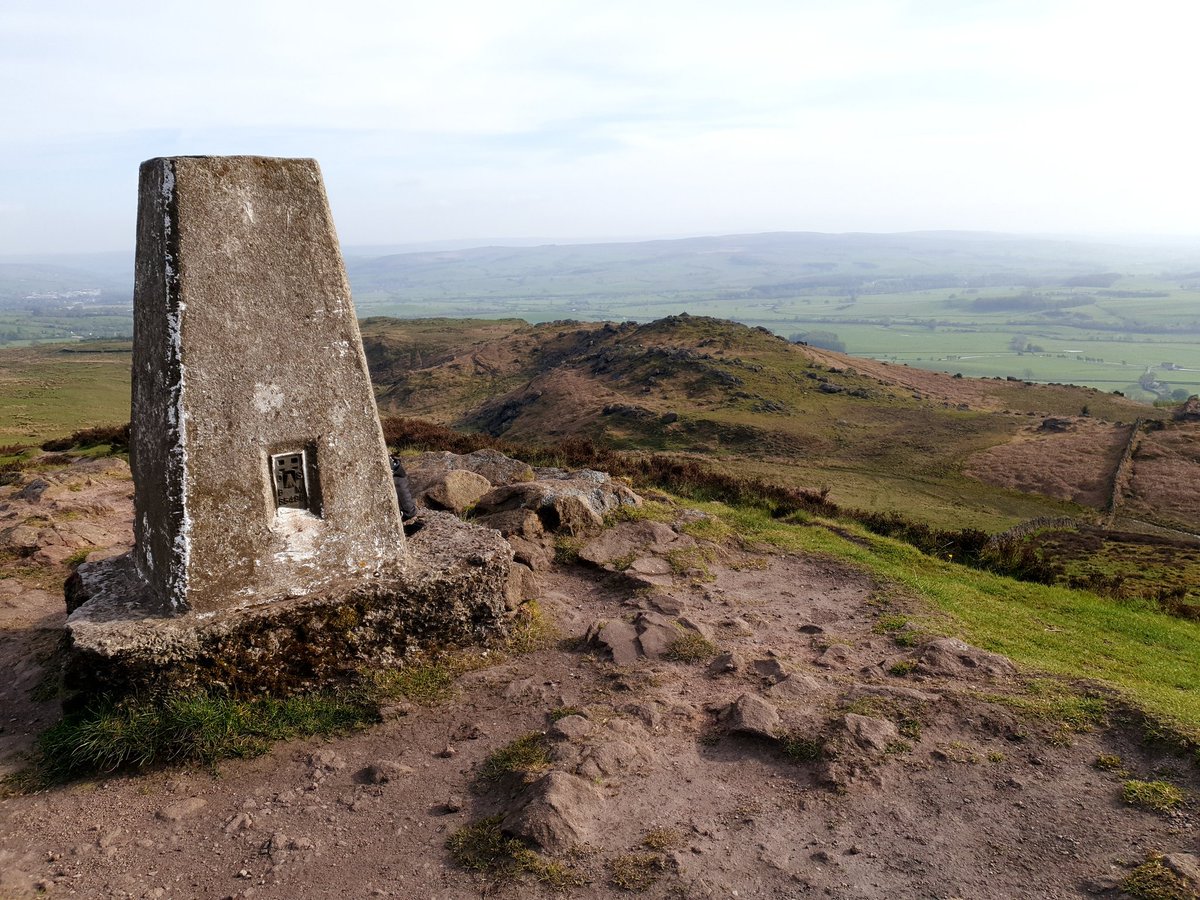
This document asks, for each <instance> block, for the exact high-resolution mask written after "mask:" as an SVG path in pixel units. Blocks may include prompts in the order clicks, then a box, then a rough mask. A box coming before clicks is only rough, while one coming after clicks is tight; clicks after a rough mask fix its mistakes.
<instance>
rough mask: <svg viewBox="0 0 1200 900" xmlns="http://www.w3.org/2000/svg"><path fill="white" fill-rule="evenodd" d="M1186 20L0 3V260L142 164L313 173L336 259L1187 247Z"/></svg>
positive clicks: (1124, 12) (806, 10)
mask: <svg viewBox="0 0 1200 900" xmlns="http://www.w3.org/2000/svg"><path fill="white" fill-rule="evenodd" d="M1198 32H1200V6H1197V5H1196V4H1194V3H1191V2H1185V0H1179V2H1164V0H1150V2H1142V3H1137V4H1129V3H1115V2H1094V0H1092V2H1066V0H1038V2H1024V0H1003V2H999V0H998V2H961V0H936V2H918V0H911V2H902V0H876V2H871V0H848V2H844V3H829V2H809V0H792V2H778V3H775V2H762V0H748V2H743V3H737V4H729V3H705V2H696V0H689V2H686V3H682V2H679V3H677V2H650V3H647V2H644V0H643V2H636V3H635V2H606V3H595V2H589V3H567V2H563V3H533V2H519V0H512V2H507V3H493V2H489V3H482V2H470V3H445V4H415V3H411V2H395V0H392V2H386V3H385V2H367V0H343V2H341V3H339V4H329V3H320V4H318V3H305V2H295V0H289V2H286V3H285V2H255V0H240V2H236V3H234V2H228V0H206V2H204V3H188V4H174V3H166V4H162V3H160V4H151V3H136V2H120V0H116V2H105V3H90V2H80V0H68V2H60V3H47V2H45V0H37V2H27V0H6V2H5V3H4V4H3V6H2V7H0V71H2V72H3V84H4V85H5V88H4V96H5V100H4V104H3V108H4V128H3V133H2V134H3V136H2V137H0V255H3V254H19V253H53V252H64V253H65V252H83V251H92V250H124V249H127V248H128V249H131V248H132V245H133V224H134V213H135V201H136V196H135V195H136V183H137V167H138V163H139V162H141V161H142V160H143V159H146V158H149V157H153V156H166V155H177V154H240V153H250V154H264V155H273V156H312V157H316V158H317V159H318V160H319V161H320V163H321V166H322V169H323V171H324V174H325V179H326V184H327V188H328V191H329V194H330V199H331V202H332V204H333V208H334V213H335V216H336V220H337V225H338V229H339V232H340V235H341V238H342V240H343V242H344V243H347V244H373V245H381V244H398V243H420V242H433V241H446V240H461V241H471V240H479V241H485V240H490V241H497V240H505V239H520V238H531V237H532V238H538V239H542V240H546V241H569V240H580V239H604V238H612V237H635V238H641V237H651V236H668V235H672V236H673V235H694V234H719V233H735V232H760V231H775V230H788V231H834V232H841V231H907V230H918V229H983V230H994V231H1012V232H1026V233H1072V234H1117V233H1119V234H1147V235H1162V234H1166V235H1172V234H1173V235H1186V234H1197V233H1200V224H1198V216H1197V211H1196V198H1197V197H1200V174H1198V173H1200V166H1197V164H1196V146H1197V140H1196V138H1197V137H1198V128H1200V126H1198V125H1197V118H1196V116H1195V91H1196V84H1197V75H1196V72H1195V36H1196V34H1197V33H1198Z"/></svg>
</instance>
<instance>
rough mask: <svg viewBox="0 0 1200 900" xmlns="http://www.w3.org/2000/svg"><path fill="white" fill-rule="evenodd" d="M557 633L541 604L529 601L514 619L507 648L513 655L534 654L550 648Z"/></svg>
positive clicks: (522, 606)
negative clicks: (544, 648) (536, 651)
mask: <svg viewBox="0 0 1200 900" xmlns="http://www.w3.org/2000/svg"><path fill="white" fill-rule="evenodd" d="M557 633H558V632H557V631H556V630H555V628H554V625H552V624H551V622H550V620H549V619H548V618H547V617H546V613H545V612H544V611H543V610H542V607H541V604H539V603H538V602H537V601H536V600H529V601H526V602H525V603H523V604H522V605H521V607H520V609H518V610H517V614H516V615H515V616H514V617H513V623H512V627H511V629H510V631H509V635H508V641H507V644H506V646H507V648H508V649H509V650H510V651H511V652H513V653H532V652H533V651H535V650H541V649H542V648H543V647H546V646H548V645H549V644H550V642H551V641H553V640H554V638H555V636H556V635H557Z"/></svg>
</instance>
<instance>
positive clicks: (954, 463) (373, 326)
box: [362, 316, 1166, 527]
mask: <svg viewBox="0 0 1200 900" xmlns="http://www.w3.org/2000/svg"><path fill="white" fill-rule="evenodd" d="M362 331H363V340H364V345H365V347H366V351H367V357H368V360H369V362H370V364H371V370H372V377H373V379H374V380H375V382H376V386H377V391H378V396H379V402H380V407H381V409H382V410H383V411H384V412H387V413H392V414H399V415H411V416H421V417H425V418H431V419H434V420H437V421H441V422H444V423H447V424H453V425H455V426H457V427H460V428H467V429H471V430H480V431H486V432H488V433H490V434H493V435H498V436H504V437H508V438H512V439H515V440H535V441H536V440H553V439H558V438H562V437H568V436H582V437H588V438H591V439H593V440H597V441H601V442H603V443H605V444H607V445H609V446H614V447H619V448H620V447H627V448H643V449H657V450H667V451H676V452H683V453H699V454H703V455H705V456H706V457H708V458H715V459H717V460H720V461H721V462H722V463H723V464H724V465H727V466H731V467H737V468H738V469H739V470H745V471H755V472H758V473H761V474H769V475H770V476H771V477H772V478H775V479H778V480H782V481H785V482H788V483H792V484H796V485H800V486H805V487H813V486H817V485H820V484H823V483H829V484H832V485H834V492H835V494H836V495H837V496H838V497H839V498H840V500H841V501H842V502H844V503H849V504H850V505H854V506H863V507H869V508H877V509H896V508H907V509H910V510H914V511H917V512H919V514H920V515H921V516H922V517H923V518H927V519H929V520H931V521H941V522H946V523H952V522H953V523H959V527H961V525H962V523H963V522H964V520H965V521H966V522H968V523H971V522H973V523H977V524H980V525H983V526H986V527H1001V526H1005V525H1006V524H1012V523H1014V522H1016V521H1018V520H1020V519H1023V518H1032V517H1035V516H1039V515H1062V514H1074V513H1077V512H1079V511H1080V505H1079V504H1083V505H1084V506H1087V505H1097V506H1099V505H1102V504H1103V502H1104V500H1105V499H1106V497H1107V494H1106V492H1105V489H1103V488H1100V487H1097V488H1095V489H1094V491H1093V494H1094V496H1093V495H1088V494H1087V492H1086V491H1084V492H1080V495H1079V496H1075V494H1074V493H1073V492H1072V493H1067V492H1065V491H1061V490H1049V489H1047V490H1046V491H1044V492H1043V494H1044V496H1040V497H1039V496H1034V495H1033V494H1032V493H1030V491H1029V489H1028V487H1026V488H1025V489H1024V490H1023V492H1022V493H1018V492H1017V491H1014V490H1012V489H1011V487H1009V486H1007V485H1006V483H1005V482H1004V481H1003V480H1002V478H1001V477H1000V476H999V475H996V474H995V473H996V472H997V471H1005V472H1006V471H1008V469H1007V467H1006V465H1005V464H1002V463H997V462H995V461H992V462H991V463H990V464H989V466H988V467H987V480H981V479H979V478H975V477H972V476H971V475H968V474H966V472H965V469H966V468H968V460H970V459H971V458H972V457H973V455H974V454H977V453H980V452H983V451H985V450H988V449H989V448H994V447H996V446H999V445H1006V444H1008V443H1009V442H1011V441H1013V440H1014V439H1015V438H1017V437H1018V436H1019V435H1020V434H1021V433H1022V432H1023V430H1024V429H1027V428H1029V427H1030V426H1031V425H1036V424H1038V423H1040V422H1041V421H1042V419H1043V418H1046V417H1069V418H1070V419H1071V420H1072V421H1074V420H1075V419H1086V420H1087V421H1088V422H1090V423H1095V427H1096V428H1098V429H1100V431H1101V432H1103V434H1104V435H1105V437H1104V439H1103V440H1100V439H1099V438H1096V437H1093V440H1092V441H1091V443H1092V444H1095V445H1096V446H1097V447H1100V448H1102V449H1101V450H1100V451H1097V452H1099V453H1100V456H1099V457H1095V456H1091V455H1088V456H1086V457H1085V462H1084V464H1083V468H1084V469H1096V471H1095V472H1092V474H1091V475H1090V476H1088V477H1087V478H1083V476H1082V475H1080V477H1079V478H1075V479H1073V477H1071V476H1063V477H1064V478H1065V480H1066V481H1072V480H1077V481H1078V480H1086V481H1088V482H1089V483H1091V482H1094V481H1096V479H1098V480H1099V482H1104V480H1105V478H1108V479H1109V480H1110V481H1111V476H1112V471H1113V469H1114V467H1115V465H1116V462H1117V461H1118V459H1119V456H1120V452H1121V449H1122V446H1121V441H1120V435H1121V434H1127V423H1129V422H1131V421H1133V419H1135V418H1137V417H1138V416H1139V415H1146V414H1148V415H1151V416H1157V417H1165V415H1166V413H1165V411H1161V410H1153V409H1148V408H1147V407H1144V406H1140V405H1138V404H1134V403H1132V402H1130V401H1127V400H1125V399H1123V398H1120V397H1115V396H1113V395H1111V394H1105V393H1102V392H1099V391H1096V390H1093V389H1085V388H1072V387H1064V386H1059V387H1053V386H1029V385H1026V384H1025V383H1023V382H1019V381H1006V380H1000V381H993V380H987V379H970V378H954V377H951V376H948V375H941V374H939V373H933V372H928V371H925V370H921V369H916V368H910V367H907V366H903V365H889V364H886V363H881V362H874V361H864V360H858V359H854V358H852V357H848V356H845V355H843V354H838V353H834V352H831V351H826V350H819V349H817V348H813V347H804V346H800V345H796V344H791V343H789V342H788V341H786V340H784V339H782V338H780V337H778V336H777V335H774V334H771V333H769V332H767V331H765V330H763V329H758V328H749V327H746V326H743V325H739V324H736V323H733V322H728V321H721V320H717V319H711V318H705V317H696V316H671V317H668V318H665V319H661V320H658V321H655V322H650V323H647V324H641V325H639V324H635V323H625V324H615V323H602V324H601V323H583V322H551V323H544V324H541V325H534V326H529V325H526V324H524V323H522V322H519V321H512V320H508V321H492V322H483V321H479V320H419V321H408V322H406V321H397V320H392V319H381V318H380V319H367V320H364V321H363V323H362ZM1085 407H1087V413H1088V415H1087V416H1086V417H1085V416H1081V413H1082V412H1083V411H1084V408H1085ZM1118 422H1122V423H1126V424H1125V425H1118V424H1116V423H1118ZM1101 423H1105V424H1101ZM1122 429H1126V430H1125V431H1122ZM1109 456H1111V457H1112V459H1109V458H1108V457H1109ZM1066 457H1067V458H1068V459H1072V458H1074V455H1073V454H1066ZM1047 468H1050V467H1048V466H1047ZM1077 474H1078V473H1077ZM1034 490H1035V491H1036V488H1034ZM1064 501H1066V502H1065V503H1064Z"/></svg>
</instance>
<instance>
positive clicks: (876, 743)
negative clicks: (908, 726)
mask: <svg viewBox="0 0 1200 900" xmlns="http://www.w3.org/2000/svg"><path fill="white" fill-rule="evenodd" d="M845 723H846V731H848V732H849V733H850V736H851V737H852V738H853V739H854V742H855V743H856V744H858V746H860V747H862V748H863V749H864V750H873V751H874V752H876V753H883V752H884V751H885V750H887V748H888V746H889V745H890V744H892V743H893V742H894V741H898V740H899V739H900V732H899V731H897V730H896V726H895V725H893V724H892V723H891V722H889V721H888V720H887V719H876V718H873V717H871V716H860V715H858V714H856V713H847V714H846V719H845Z"/></svg>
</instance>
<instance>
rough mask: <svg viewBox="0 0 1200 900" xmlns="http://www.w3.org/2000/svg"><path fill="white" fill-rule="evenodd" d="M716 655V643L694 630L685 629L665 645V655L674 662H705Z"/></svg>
mask: <svg viewBox="0 0 1200 900" xmlns="http://www.w3.org/2000/svg"><path fill="white" fill-rule="evenodd" d="M716 655H717V645H716V644H714V643H713V642H712V641H710V640H708V638H706V637H704V635H702V634H700V633H698V632H695V631H685V632H684V633H683V634H681V635H679V637H677V638H675V640H673V641H671V643H670V644H669V645H668V646H667V652H666V657H667V659H669V660H673V661H674V662H682V663H698V662H705V661H707V660H710V659H712V658H713V657H714V656H716Z"/></svg>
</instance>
